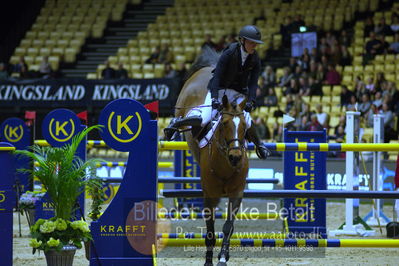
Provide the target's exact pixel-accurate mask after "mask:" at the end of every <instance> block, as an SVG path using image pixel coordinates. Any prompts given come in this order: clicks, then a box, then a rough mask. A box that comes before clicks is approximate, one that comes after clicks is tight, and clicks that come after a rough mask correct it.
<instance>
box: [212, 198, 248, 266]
mask: <svg viewBox="0 0 399 266" xmlns="http://www.w3.org/2000/svg"><path fill="white" fill-rule="evenodd" d="M241 200H242V198H229V206H228V211H227V220H226V222H225V223H224V225H223V242H222V248H221V250H220V253H219V256H218V259H219V262H218V266H224V265H227V264H226V262H227V261H228V260H229V248H230V238H231V235H232V234H233V231H234V220H235V216H236V214H237V212H238V209H239V207H240V204H241Z"/></svg>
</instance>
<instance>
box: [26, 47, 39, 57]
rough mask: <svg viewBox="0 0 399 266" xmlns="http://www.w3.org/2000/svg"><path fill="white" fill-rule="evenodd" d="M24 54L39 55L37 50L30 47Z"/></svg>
mask: <svg viewBox="0 0 399 266" xmlns="http://www.w3.org/2000/svg"><path fill="white" fill-rule="evenodd" d="M26 53H27V55H29V56H37V55H38V54H39V49H38V48H33V47H31V48H28V49H27V51H26Z"/></svg>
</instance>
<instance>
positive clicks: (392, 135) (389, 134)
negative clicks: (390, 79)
mask: <svg viewBox="0 0 399 266" xmlns="http://www.w3.org/2000/svg"><path fill="white" fill-rule="evenodd" d="M381 113H382V114H383V115H384V142H385V143H388V142H389V141H390V140H391V139H398V135H397V133H396V132H395V130H394V115H393V113H392V111H391V110H389V107H388V104H387V103H383V104H382V112H381Z"/></svg>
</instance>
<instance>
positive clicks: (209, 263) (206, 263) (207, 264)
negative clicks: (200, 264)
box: [204, 262, 213, 266]
mask: <svg viewBox="0 0 399 266" xmlns="http://www.w3.org/2000/svg"><path fill="white" fill-rule="evenodd" d="M204 266H213V263H212V262H205V264H204Z"/></svg>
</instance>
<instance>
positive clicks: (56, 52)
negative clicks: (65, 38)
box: [51, 47, 65, 56]
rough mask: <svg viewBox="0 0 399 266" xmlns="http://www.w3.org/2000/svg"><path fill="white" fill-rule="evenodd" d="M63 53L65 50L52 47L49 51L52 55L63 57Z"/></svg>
mask: <svg viewBox="0 0 399 266" xmlns="http://www.w3.org/2000/svg"><path fill="white" fill-rule="evenodd" d="M64 52H65V48H60V47H54V48H53V49H51V54H52V55H57V56H63V55H64Z"/></svg>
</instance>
